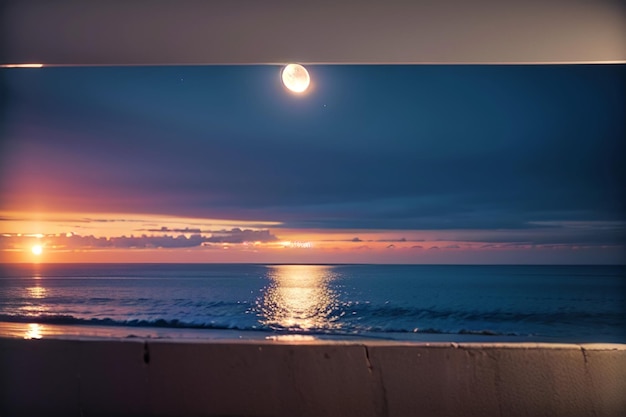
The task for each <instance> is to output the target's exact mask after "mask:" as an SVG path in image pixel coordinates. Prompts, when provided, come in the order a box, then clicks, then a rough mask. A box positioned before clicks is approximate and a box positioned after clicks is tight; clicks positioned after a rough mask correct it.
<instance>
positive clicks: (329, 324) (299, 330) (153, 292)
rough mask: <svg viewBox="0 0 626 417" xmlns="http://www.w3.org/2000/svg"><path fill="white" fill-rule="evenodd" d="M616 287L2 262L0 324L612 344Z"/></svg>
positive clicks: (496, 277) (619, 286)
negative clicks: (3, 263)
mask: <svg viewBox="0 0 626 417" xmlns="http://www.w3.org/2000/svg"><path fill="white" fill-rule="evenodd" d="M625 290H626V267H624V266H528V265H524V266H509V265H506V266H502V265H498V266H495V265H493V266H460V265H253V264H32V265H30V264H5V265H2V266H1V267H0V322H1V323H0V324H2V325H3V326H0V333H4V335H5V336H6V335H7V334H8V335H13V336H15V335H17V336H19V335H20V334H21V333H19V332H24V337H35V338H40V337H48V336H55V335H56V336H59V335H60V336H63V335H66V336H79V337H81V336H82V337H155V338H197V339H215V338H240V339H241V338H243V339H246V338H250V339H258V338H266V339H281V338H287V339H288V338H295V339H296V340H297V339H298V338H302V339H333V340H355V339H381V340H400V341H427V342H428V341H446V342H463V341H494V342H500V341H502V342H509V341H519V342H525V341H536V342H569V343H591V342H614V343H624V342H626V331H625V329H626V291H625ZM46 329H47V330H46ZM11 332H13V333H11ZM15 332H17V333H15Z"/></svg>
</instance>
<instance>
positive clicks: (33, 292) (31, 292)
mask: <svg viewBox="0 0 626 417" xmlns="http://www.w3.org/2000/svg"><path fill="white" fill-rule="evenodd" d="M26 291H27V292H28V296H29V297H30V298H45V297H46V294H47V292H48V291H47V290H46V289H45V288H44V287H40V286H39V285H36V286H34V287H28V288H26Z"/></svg>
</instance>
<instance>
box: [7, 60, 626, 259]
mask: <svg viewBox="0 0 626 417" xmlns="http://www.w3.org/2000/svg"><path fill="white" fill-rule="evenodd" d="M307 69H308V71H309V73H310V74H311V78H314V79H315V91H314V94H308V95H307V96H306V97H304V96H303V97H295V96H293V95H290V94H285V92H284V86H283V85H282V84H281V80H280V77H277V76H276V71H278V70H279V68H278V67H276V66H267V65H265V66H254V65H250V66H208V67H195V66H194V67H185V66H164V67H82V68H80V67H76V68H72V67H67V68H41V69H36V70H34V69H33V70H25V69H7V68H3V69H0V71H2V77H3V80H4V84H5V87H6V91H7V99H6V106H5V109H4V110H3V120H4V121H3V130H2V132H1V133H2V141H1V142H0V150H1V151H2V152H1V154H2V156H0V178H1V179H0V234H2V233H4V234H9V235H11V236H13V233H25V234H26V233H61V234H62V233H70V232H71V233H76V234H77V235H80V236H90V235H94V236H95V237H97V238H99V237H105V238H112V237H116V236H117V237H120V236H122V235H130V234H131V233H133V231H134V233H140V234H141V233H148V234H165V233H173V234H181V235H184V236H185V239H187V240H188V239H189V238H190V237H189V236H190V235H199V236H201V238H202V239H213V240H214V241H213V242H212V241H206V243H207V244H210V243H216V244H217V243H231V244H233V245H240V244H243V243H244V242H248V241H250V242H252V241H258V242H264V243H269V242H270V241H272V242H274V241H275V242H279V241H281V240H283V239H286V240H287V241H294V242H295V241H300V242H312V243H313V245H312V247H311V248H309V249H303V250H305V251H309V252H308V253H311V255H307V256H310V257H311V258H313V255H314V254H315V253H317V254H318V255H319V259H320V260H323V259H331V260H335V259H341V254H339V255H337V254H335V252H333V255H332V256H331V255H328V253H326V252H325V251H327V250H328V251H330V250H331V249H332V248H333V247H335V246H336V247H337V248H340V249H341V250H340V252H341V251H344V252H345V253H344V255H345V259H352V258H351V257H350V256H353V255H350V256H348V255H347V252H350V253H355V252H359V251H358V250H357V251H355V248H358V247H362V246H363V249H362V251H363V253H364V255H363V259H367V256H366V255H365V253H366V252H369V251H370V250H374V251H381V252H380V253H381V254H380V257H376V258H375V259H377V260H379V261H384V259H388V260H389V261H394V260H398V259H400V260H402V261H406V262H411V261H412V260H413V261H415V262H422V261H423V259H421V258H415V257H414V256H415V255H411V253H413V254H414V253H416V252H420V250H419V248H412V247H414V246H423V247H424V248H425V249H426V248H433V247H438V248H440V249H442V248H444V247H446V248H447V251H448V252H459V251H463V250H465V249H467V248H469V247H471V248H476V250H478V249H479V248H480V247H481V246H484V247H483V250H485V251H489V252H490V254H489V256H487V257H486V258H488V259H493V261H494V262H498V261H499V260H502V261H504V260H505V259H504V258H506V257H503V255H502V254H501V253H500V252H498V251H497V250H496V248H499V249H498V250H500V249H502V248H503V247H504V245H507V244H509V245H513V246H509V248H513V247H514V248H516V250H518V251H520V253H519V254H517V255H515V256H516V257H515V259H523V260H524V262H532V259H533V256H535V258H534V259H539V260H541V261H542V262H543V261H544V260H545V259H548V258H547V255H545V256H544V255H542V256H539V257H537V255H536V253H535V254H534V255H532V256H529V257H528V259H526V257H525V256H523V255H524V254H526V255H528V254H529V253H530V252H524V253H522V252H523V251H525V250H526V251H530V250H531V249H530V248H531V247H535V248H537V247H542V248H547V245H565V247H567V248H569V249H568V250H569V251H570V252H569V255H568V256H563V257H562V258H558V259H559V262H563V259H565V260H567V259H570V260H571V261H572V262H574V261H576V262H578V261H580V260H586V261H587V262H589V263H596V262H601V263H602V262H607V259H610V262H613V263H624V262H625V261H626V257H625V256H624V254H625V253H626V250H625V249H624V248H626V226H625V225H626V216H625V214H624V213H625V212H626V204H625V201H626V187H625V185H626V177H625V175H626V174H625V170H624V169H623V166H626V157H625V155H626V141H624V138H625V137H626V128H625V127H624V126H625V125H626V123H624V122H625V120H624V115H625V114H626V93H624V91H626V65H624V64H613V65H454V66H444V65H428V66H412V65H356V66H351V65H311V66H308V68H307ZM181 79H184V82H181V81H180V80H181ZM70 214H72V215H70ZM108 220H111V221H108ZM220 230H223V231H224V234H223V235H219V231H220ZM235 230H239V231H235ZM213 234H215V237H211V236H213ZM4 239H5V240H6V239H8V237H6V236H5V238H4ZM403 239H404V240H403ZM436 241H440V242H444V243H441V244H434V243H432V242H436ZM181 242H182V240H181V241H180V242H178V243H181ZM415 242H429V243H426V244H422V243H419V244H418V245H415ZM463 242H470V243H467V244H465V243H463ZM188 243H189V242H188ZM385 243H386V245H385ZM478 243H480V245H479V244H478ZM172 244H173V245H174V244H175V243H172ZM364 244H365V245H364ZM332 245H335V246H332ZM485 245H491V246H485ZM533 245H534V246H533ZM196 246H199V245H196ZM365 246H368V247H371V246H374V249H371V248H369V249H365V248H364V247H365ZM387 246H393V249H394V251H393V252H394V253H395V252H398V250H399V249H400V250H405V249H406V250H407V252H406V253H403V254H402V256H403V257H402V258H395V257H396V256H400V255H393V256H394V257H391V256H392V255H390V254H389V255H385V253H386V252H392V251H386V252H385V251H384V250H383V249H386V247H387ZM194 247H195V246H194ZM559 247H561V246H559ZM603 247H604V248H605V249H606V250H605V252H602V248H603ZM464 248H465V249H464ZM574 248H576V249H574ZM47 249H48V251H50V250H51V249H52V248H47ZM291 249H293V250H295V249H297V248H291ZM411 249H412V250H411ZM59 250H60V249H59ZM129 250H130V249H129ZM246 250H248V248H246ZM277 250H278V249H277ZM472 250H474V249H472ZM0 251H3V252H2V255H1V256H2V258H1V259H2V260H10V259H12V257H13V256H14V252H11V251H8V250H5V249H1V248H0ZM277 253H278V252H277ZM281 253H282V255H280V256H283V257H284V259H285V261H289V259H291V258H289V256H290V255H289V251H288V250H287V251H284V252H281ZM533 253H534V252H533ZM248 255H249V254H248ZM248 255H246V254H245V253H243V252H242V254H241V259H242V260H245V259H246V256H248ZM128 256H129V257H130V255H128ZM146 256H147V255H146ZM172 256H174V255H172ZM229 256H234V255H229ZM250 256H251V255H250ZM258 256H260V255H258ZM276 256H279V255H276ZM384 256H390V258H384ZM458 256H460V255H458ZM458 256H457V257H456V258H455V257H454V256H451V255H450V256H449V257H448V258H445V261H446V262H452V263H454V262H457V261H463V260H464V259H465V258H463V257H458ZM499 256H500V257H501V258H498V257H499ZM76 258H77V259H78V258H79V256H78V255H77V256H76ZM20 259H21V258H20ZM142 259H143V258H142ZM155 259H158V257H157V258H155ZM185 259H187V258H185ZM198 259H201V258H198ZM250 259H252V258H250ZM254 259H256V258H254ZM268 259H270V257H268ZM272 259H273V258H272ZM294 259H295V258H294ZM307 259H308V258H307ZM555 259H556V258H555Z"/></svg>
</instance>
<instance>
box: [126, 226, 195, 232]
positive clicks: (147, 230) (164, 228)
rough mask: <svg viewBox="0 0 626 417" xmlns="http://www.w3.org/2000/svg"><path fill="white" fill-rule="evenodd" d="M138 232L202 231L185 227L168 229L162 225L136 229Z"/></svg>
mask: <svg viewBox="0 0 626 417" xmlns="http://www.w3.org/2000/svg"><path fill="white" fill-rule="evenodd" d="M137 231H138V232H160V233H202V230H201V229H197V228H193V229H192V228H189V227H185V228H184V229H170V228H169V227H166V226H163V227H160V228H158V229H137Z"/></svg>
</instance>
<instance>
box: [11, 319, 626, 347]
mask: <svg viewBox="0 0 626 417" xmlns="http://www.w3.org/2000/svg"><path fill="white" fill-rule="evenodd" d="M0 338H20V339H42V338H45V339H68V340H69V339H76V340H81V339H85V340H123V339H133V338H137V339H148V340H174V341H177V340H178V341H185V342H194V341H209V342H210V341H215V340H233V341H235V340H252V341H259V340H294V341H298V340H320V341H326V342H376V341H383V342H384V341H389V342H399V343H403V342H406V343H448V344H449V343H550V344H577V345H580V344H589V343H616V344H621V343H626V341H622V340H603V341H602V342H598V341H588V340H587V341H581V340H577V339H573V338H562V337H560V338H559V337H545V336H517V335H489V334H481V333H480V332H476V333H422V332H419V333H394V332H390V333H359V334H356V333H355V334H353V333H310V332H304V331H303V332H284V331H272V330H268V329H258V330H240V329H188V328H168V327H150V326H107V325H79V324H48V323H40V322H38V321H37V319H36V318H33V321H32V322H28V323H25V322H4V321H0Z"/></svg>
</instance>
